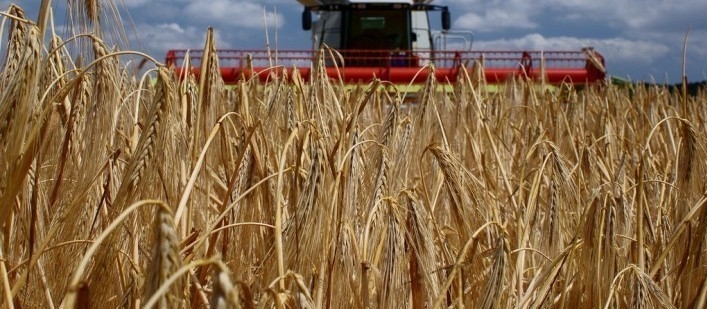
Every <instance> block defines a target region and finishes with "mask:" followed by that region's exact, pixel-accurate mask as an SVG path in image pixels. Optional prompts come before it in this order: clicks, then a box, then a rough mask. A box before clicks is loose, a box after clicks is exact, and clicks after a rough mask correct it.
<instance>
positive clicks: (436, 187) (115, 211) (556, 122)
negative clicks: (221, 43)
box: [0, 1, 707, 309]
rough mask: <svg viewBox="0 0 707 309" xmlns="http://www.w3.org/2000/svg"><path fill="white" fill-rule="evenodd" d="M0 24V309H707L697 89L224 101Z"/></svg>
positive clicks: (295, 83) (327, 92) (519, 84)
mask: <svg viewBox="0 0 707 309" xmlns="http://www.w3.org/2000/svg"><path fill="white" fill-rule="evenodd" d="M44 2H48V1H43V3H44ZM87 14H88V15H87V16H88V17H89V19H90V10H87ZM1 17H2V18H3V19H4V23H3V27H4V29H5V30H4V31H5V32H6V33H7V37H6V39H5V40H3V42H2V44H1V45H0V48H1V52H2V55H3V58H4V60H3V65H2V71H1V72H0V93H1V95H0V304H1V305H0V306H1V307H3V308H60V307H62V308H143V307H145V308H154V307H158V308H204V307H211V308H241V307H242V308H272V307H276V308H416V309H417V308H447V307H455V308H457V307H458V308H461V307H464V306H466V307H470V308H629V307H631V308H660V307H666V308H704V307H705V304H706V299H707V279H706V278H707V187H706V186H705V183H706V182H707V174H706V173H707V159H705V158H707V148H706V147H707V144H706V143H707V140H706V139H707V136H706V132H707V129H706V128H707V93H706V92H704V91H702V92H700V93H698V95H696V96H689V97H686V96H682V95H681V94H680V93H679V91H678V92H671V91H668V90H667V89H666V88H662V87H657V86H645V87H643V86H624V87H617V86H612V85H600V86H596V87H590V88H588V89H584V90H582V91H577V90H575V89H572V87H569V86H567V87H560V88H559V89H555V90H553V91H542V90H539V89H540V88H539V87H536V86H534V85H529V84H528V83H526V82H523V81H515V82H514V81H510V82H509V83H508V84H507V85H506V86H505V87H504V88H503V90H501V91H498V92H494V93H489V92H487V91H485V90H484V89H486V88H484V85H483V81H479V80H478V79H476V78H474V74H473V73H471V72H470V73H467V72H461V73H460V74H462V77H463V78H462V79H461V80H462V82H459V83H458V84H456V85H454V87H453V91H451V92H445V91H442V87H441V82H440V81H435V80H433V79H430V80H428V81H427V82H426V83H425V85H424V87H423V89H422V90H421V91H420V92H419V93H417V95H416V97H415V99H414V100H413V101H414V102H413V103H411V102H410V100H406V99H405V98H406V95H405V94H404V93H400V92H395V91H392V92H387V91H380V88H381V86H386V85H385V83H383V82H380V81H373V82H371V83H370V84H362V85H360V86H359V87H346V86H344V85H343V84H341V83H340V82H338V81H336V80H328V79H327V78H326V74H324V73H323V72H322V70H321V68H322V64H323V62H324V61H323V60H321V59H320V60H319V61H317V62H315V63H314V64H313V67H314V69H315V71H316V72H319V73H315V74H313V78H312V81H311V82H306V83H305V82H303V81H302V79H300V78H298V77H297V74H296V73H295V74H294V75H295V76H294V78H292V80H285V79H283V78H278V77H277V76H274V75H273V76H272V80H271V81H270V82H268V83H265V84H263V83H260V82H259V81H257V80H246V81H243V82H241V83H240V84H238V85H235V86H234V87H225V86H224V84H223V82H222V81H221V80H220V75H219V73H218V72H219V69H218V68H219V66H218V57H217V56H216V54H215V53H214V52H213V50H214V42H213V41H211V40H210V39H207V42H206V45H205V46H206V50H207V51H210V52H207V53H206V55H207V57H205V59H204V60H203V61H202V62H203V63H202V67H203V68H204V71H206V72H208V73H207V74H202V77H201V78H200V79H195V78H184V79H183V78H180V77H179V76H175V74H174V72H173V71H172V70H170V69H169V68H165V67H164V66H162V65H161V64H160V63H158V62H155V61H154V60H151V59H147V60H146V61H147V63H146V65H145V67H146V68H147V69H148V70H147V71H146V72H145V73H144V75H143V74H139V75H136V74H135V73H134V72H135V70H134V68H133V65H134V63H133V64H130V63H128V62H126V61H124V60H122V59H123V58H124V57H125V56H126V54H134V53H133V52H123V51H119V50H116V49H115V48H114V47H113V46H112V45H110V44H108V43H105V42H104V41H103V40H102V39H101V37H102V36H101V34H100V33H93V34H91V35H88V34H81V35H77V36H74V37H68V38H59V37H58V36H53V35H52V34H51V33H52V32H51V31H47V29H48V28H50V27H49V25H48V21H47V20H44V19H42V18H39V20H36V21H35V20H33V19H32V18H33V17H30V16H25V14H24V12H23V11H22V9H21V8H19V7H16V6H11V7H10V8H9V9H8V10H7V11H5V13H3V15H2V16H1ZM45 32H46V33H47V34H46V36H44V33H45ZM42 37H45V39H44V40H43V39H42ZM216 44H218V42H216ZM77 50H78V51H79V52H76V51H77ZM331 53H333V52H331ZM287 69H288V70H293V68H287ZM426 69H433V68H431V67H430V68H426ZM430 76H434V75H430Z"/></svg>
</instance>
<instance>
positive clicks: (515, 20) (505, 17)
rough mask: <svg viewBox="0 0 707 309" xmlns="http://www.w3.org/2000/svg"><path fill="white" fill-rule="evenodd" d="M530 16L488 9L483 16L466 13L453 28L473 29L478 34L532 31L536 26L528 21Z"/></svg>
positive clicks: (517, 12)
mask: <svg viewBox="0 0 707 309" xmlns="http://www.w3.org/2000/svg"><path fill="white" fill-rule="evenodd" d="M529 17H530V16H528V15H526V14H523V13H522V12H520V11H514V10H503V9H490V10H487V11H486V12H485V13H484V14H483V15H480V14H476V13H473V12H472V13H466V14H464V15H462V16H461V17H459V18H457V19H456V22H455V23H454V26H455V27H458V28H463V29H473V30H474V31H479V32H489V31H494V30H500V29H533V28H537V27H538V25H537V24H536V23H534V22H532V21H531V20H530V19H529Z"/></svg>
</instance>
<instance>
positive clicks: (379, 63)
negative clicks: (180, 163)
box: [166, 0, 606, 84]
mask: <svg viewBox="0 0 707 309" xmlns="http://www.w3.org/2000/svg"><path fill="white" fill-rule="evenodd" d="M299 2H300V3H301V4H302V5H303V12H302V28H303V30H305V31H309V32H310V33H311V42H312V46H311V49H308V50H277V51H273V52H269V51H266V50H219V51H218V57H219V61H220V63H221V67H222V69H221V73H222V76H223V79H224V81H225V82H226V83H237V82H238V81H239V80H241V79H245V78H251V77H253V76H258V77H260V79H261V80H266V79H268V78H269V75H270V74H262V73H264V72H275V73H279V72H283V71H284V70H282V69H281V68H282V67H291V66H296V67H297V68H298V69H299V71H300V75H301V76H302V77H303V78H304V79H305V80H307V79H309V75H310V68H311V67H312V63H313V60H314V59H316V58H317V56H318V53H319V51H320V50H321V49H323V48H325V47H329V48H332V49H335V50H337V51H338V52H339V53H340V55H341V56H342V58H343V61H341V58H338V57H334V58H332V57H328V56H327V55H328V53H325V54H324V55H321V56H323V57H325V59H326V60H325V63H326V65H327V68H326V71H327V74H328V76H329V77H330V78H334V79H339V78H341V79H343V81H344V82H346V83H366V82H368V81H370V80H372V79H373V78H380V79H382V80H386V81H389V82H392V83H395V84H408V83H413V84H415V83H422V82H424V81H425V80H426V79H427V77H428V76H427V74H429V72H428V70H420V69H421V68H422V67H424V66H426V65H427V64H429V63H433V64H434V66H435V70H434V74H435V75H436V77H437V79H438V80H440V81H441V82H450V83H452V82H455V81H456V80H457V78H458V75H459V72H460V70H461V69H462V68H466V69H468V70H470V71H473V72H479V74H478V75H479V78H482V79H483V80H484V81H485V82H486V83H489V84H494V83H503V82H506V81H507V80H509V79H512V78H525V79H530V80H535V81H543V82H546V83H549V84H560V83H572V84H592V83H595V82H597V81H601V80H604V79H605V76H606V69H605V67H604V58H603V57H602V55H601V54H599V53H598V52H597V51H595V50H593V49H592V48H591V47H588V48H583V49H581V50H574V51H572V50H568V51H537V50H515V51H510V50H475V49H473V48H472V47H473V35H472V33H471V32H462V31H451V30H450V28H451V12H450V11H449V8H448V7H447V6H443V5H433V4H430V3H431V2H432V1H400V0H398V1H391V0H388V1H373V0H368V1H323V0H318V1H317V0H299ZM429 14H440V15H439V20H440V23H441V25H440V30H433V28H432V27H431V26H430V22H429V21H430V19H429ZM315 17H316V18H315ZM202 54H203V51H199V50H191V51H190V52H189V57H190V59H191V60H192V63H194V61H195V60H196V63H194V64H197V63H198V60H199V59H201V56H202ZM186 56H187V50H170V51H169V52H168V53H167V57H166V63H167V64H168V65H171V66H174V67H175V69H176V70H178V71H179V72H182V71H183V69H182V67H183V63H184V60H185V58H186ZM272 66H277V67H278V68H280V69H273V68H272ZM290 71H291V70H290ZM191 73H193V74H196V75H198V74H199V70H198V69H191ZM418 73H419V74H418Z"/></svg>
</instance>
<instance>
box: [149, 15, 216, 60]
mask: <svg viewBox="0 0 707 309" xmlns="http://www.w3.org/2000/svg"><path fill="white" fill-rule="evenodd" d="M137 28H138V29H139V31H140V41H141V43H142V44H143V45H145V47H146V48H147V49H148V50H151V51H155V52H157V54H156V55H155V56H157V57H160V56H164V55H165V53H166V52H167V50H168V49H190V48H199V47H200V46H203V45H204V40H205V38H206V31H205V30H204V29H201V28H196V27H192V26H182V25H179V24H177V23H164V24H157V25H150V24H140V25H138V26H137ZM214 35H215V38H214V39H215V41H216V42H217V43H218V47H219V48H229V47H230V45H229V44H228V42H227V41H225V40H223V39H222V38H221V34H220V32H219V31H218V30H217V31H215V34H214Z"/></svg>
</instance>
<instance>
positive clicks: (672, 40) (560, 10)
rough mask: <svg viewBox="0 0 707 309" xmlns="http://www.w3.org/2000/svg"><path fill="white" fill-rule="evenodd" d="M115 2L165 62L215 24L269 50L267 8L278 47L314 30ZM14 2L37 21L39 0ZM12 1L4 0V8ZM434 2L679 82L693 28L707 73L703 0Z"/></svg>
mask: <svg viewBox="0 0 707 309" xmlns="http://www.w3.org/2000/svg"><path fill="white" fill-rule="evenodd" d="M106 1H108V0H101V3H104V6H103V8H104V21H105V22H106V23H110V21H111V20H114V19H116V18H115V17H113V16H115V15H114V13H113V12H112V10H111V9H110V5H108V4H105V3H106ZM113 1H114V2H115V6H116V7H118V8H119V13H120V15H121V19H122V20H123V21H124V23H125V25H126V28H127V29H128V36H129V37H130V44H131V48H132V49H135V50H140V51H145V52H147V53H149V54H151V55H153V56H154V57H156V58H158V59H164V54H165V52H166V51H167V50H168V49H172V48H185V49H186V48H191V49H195V48H200V47H201V46H203V39H204V35H205V32H206V28H207V27H208V26H214V27H215V29H216V34H217V36H216V38H217V41H216V43H217V47H218V48H248V49H255V48H263V47H264V46H265V30H264V29H265V28H264V19H265V18H264V17H263V16H264V12H265V16H267V20H268V24H269V27H270V39H271V40H273V39H274V35H275V32H277V36H278V45H279V48H281V49H308V48H309V47H310V46H311V44H310V41H309V39H310V37H309V34H308V33H307V32H304V31H303V30H301V28H300V14H301V11H302V6H301V5H300V4H299V3H298V2H296V1H294V0H265V1H252V0H113ZM14 2H15V3H17V4H18V5H20V6H21V7H23V8H25V10H26V11H27V15H28V16H29V17H31V18H35V16H36V11H37V8H36V7H37V5H38V4H37V3H38V2H39V0H19V1H14ZM53 2H54V3H55V5H54V7H55V16H57V20H61V19H62V16H67V14H66V3H67V1H65V0H61V1H60V0H55V1H53ZM75 2H76V1H75ZM79 2H81V1H79ZM9 3H10V1H5V0H0V5H2V7H3V8H6V7H7V5H8V4H9ZM434 4H440V5H448V6H449V7H450V10H451V12H452V29H453V30H463V31H468V30H470V31H472V32H473V33H474V37H475V41H474V49H520V50H523V49H537V50H552V49H562V50H579V49H581V48H582V47H585V46H593V47H594V48H595V49H596V50H598V51H599V52H601V53H602V54H603V55H604V57H605V58H606V61H607V69H608V70H609V74H611V75H615V76H620V77H630V78H631V79H633V80H652V79H653V80H655V81H658V82H664V81H668V82H678V81H679V80H680V75H681V59H682V41H683V37H684V34H685V31H686V30H687V28H688V26H691V27H692V30H691V32H690V36H689V39H688V51H687V60H688V62H687V73H688V79H689V80H690V81H697V80H707V18H705V14H706V13H707V1H704V0H700V1H695V0H662V1H661V0H642V1H641V0H534V1H529V0H437V1H435V2H434ZM129 20H131V21H132V24H133V25H134V27H133V26H132V25H131V24H130V23H129V22H128V21H129ZM433 22H434V20H433ZM276 23H277V29H275V27H274V26H275V24H276ZM58 26H59V27H60V28H63V27H61V26H60V25H58ZM433 26H437V23H434V24H433Z"/></svg>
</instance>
